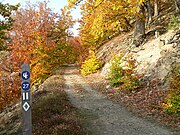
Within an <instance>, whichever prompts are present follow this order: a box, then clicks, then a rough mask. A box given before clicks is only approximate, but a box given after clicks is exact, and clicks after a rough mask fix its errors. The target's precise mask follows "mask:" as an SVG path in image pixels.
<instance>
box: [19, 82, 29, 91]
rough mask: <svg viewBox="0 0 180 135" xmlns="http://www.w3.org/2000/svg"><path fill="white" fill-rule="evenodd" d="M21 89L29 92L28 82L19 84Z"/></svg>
mask: <svg viewBox="0 0 180 135" xmlns="http://www.w3.org/2000/svg"><path fill="white" fill-rule="evenodd" d="M21 88H22V89H23V90H29V89H30V83H29V82H23V83H22V84H21Z"/></svg>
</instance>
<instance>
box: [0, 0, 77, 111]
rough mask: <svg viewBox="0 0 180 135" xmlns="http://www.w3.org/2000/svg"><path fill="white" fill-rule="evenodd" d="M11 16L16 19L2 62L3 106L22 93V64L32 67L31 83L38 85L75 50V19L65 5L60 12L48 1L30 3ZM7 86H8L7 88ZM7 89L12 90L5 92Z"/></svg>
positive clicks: (0, 67) (0, 98)
mask: <svg viewBox="0 0 180 135" xmlns="http://www.w3.org/2000/svg"><path fill="white" fill-rule="evenodd" d="M12 19H14V20H15V21H14V23H13V25H12V27H11V31H10V32H9V35H10V37H11V41H10V42H9V43H8V45H9V52H8V53H7V54H6V55H5V56H4V58H3V61H0V69H1V70H0V71H1V72H0V95H1V97H0V102H1V103H2V104H1V107H2V108H4V106H5V103H7V104H10V103H11V102H12V99H13V97H16V98H14V99H17V98H18V97H19V96H20V92H19V91H20V90H19V88H20V77H18V73H19V72H20V67H21V65H22V64H23V63H27V64H29V65H30V67H31V85H39V84H40V83H42V82H43V81H44V79H46V78H47V77H48V76H49V75H51V74H52V72H53V69H55V68H57V67H59V66H60V65H61V64H63V63H64V62H69V61H67V60H66V59H67V55H68V54H70V53H72V51H70V50H73V49H72V47H71V45H70V44H69V42H68V36H71V32H70V31H69V28H70V27H72V25H73V21H72V17H71V15H70V12H69V11H68V9H67V8H66V7H65V8H63V9H61V13H60V14H58V13H54V12H53V11H52V10H51V9H50V8H49V7H48V3H47V2H37V3H36V4H31V3H30V2H28V3H27V4H26V8H20V9H19V10H18V11H16V12H15V13H14V14H13V16H12ZM12 75H13V77H11V78H9V76H12ZM12 80H13V82H12ZM4 82H5V84H4ZM8 84H9V85H8ZM7 85H8V89H6V90H4V88H5V86H7ZM7 90H8V92H9V93H5V92H4V91H7ZM13 95H14V96H13Z"/></svg>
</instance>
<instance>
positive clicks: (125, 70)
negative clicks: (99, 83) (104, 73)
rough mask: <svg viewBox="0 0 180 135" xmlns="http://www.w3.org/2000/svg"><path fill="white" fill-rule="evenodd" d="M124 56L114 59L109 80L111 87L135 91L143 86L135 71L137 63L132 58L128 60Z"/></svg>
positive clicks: (129, 57)
mask: <svg viewBox="0 0 180 135" xmlns="http://www.w3.org/2000/svg"><path fill="white" fill-rule="evenodd" d="M123 56H124V55H123V54H121V55H119V56H115V57H113V58H112V60H111V66H110V72H109V74H108V80H109V81H110V84H111V86H114V87H119V88H120V89H127V90H130V91H133V90H136V89H137V88H139V87H140V86H141V82H140V81H139V77H138V76H137V75H136V74H135V71H134V69H135V68H136V66H135V63H136V61H135V60H133V59H132V57H131V56H128V57H126V58H125V57H123Z"/></svg>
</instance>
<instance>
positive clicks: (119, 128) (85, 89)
mask: <svg viewBox="0 0 180 135" xmlns="http://www.w3.org/2000/svg"><path fill="white" fill-rule="evenodd" d="M63 77H64V79H65V85H66V88H65V91H66V92H67V94H68V96H69V98H70V100H71V102H72V104H73V105H74V106H75V107H77V108H79V109H80V110H82V112H83V115H84V116H85V117H86V118H87V123H86V126H87V130H88V131H91V133H90V134H92V135H178V133H175V132H172V131H169V130H168V129H166V128H163V127H160V126H158V125H157V124H154V123H151V122H149V121H146V120H144V119H141V118H138V117H135V116H133V114H131V113H130V112H128V111H127V110H126V109H125V108H123V107H122V106H120V105H119V104H116V103H114V102H112V101H110V100H108V99H107V98H106V96H104V95H102V94H101V93H99V92H97V91H95V90H93V89H91V87H90V86H89V85H88V84H87V83H86V82H85V81H84V80H83V78H82V77H81V76H80V75H79V74H78V72H77V70H76V68H75V67H68V68H67V69H66V70H65V73H64V75H63Z"/></svg>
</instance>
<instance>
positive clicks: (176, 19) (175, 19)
mask: <svg viewBox="0 0 180 135" xmlns="http://www.w3.org/2000/svg"><path fill="white" fill-rule="evenodd" d="M179 19H180V15H178V16H175V15H174V16H172V17H171V19H170V21H169V23H168V27H169V29H171V28H179V27H180V21H179Z"/></svg>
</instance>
